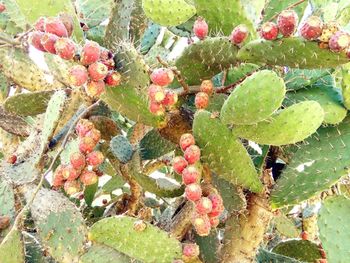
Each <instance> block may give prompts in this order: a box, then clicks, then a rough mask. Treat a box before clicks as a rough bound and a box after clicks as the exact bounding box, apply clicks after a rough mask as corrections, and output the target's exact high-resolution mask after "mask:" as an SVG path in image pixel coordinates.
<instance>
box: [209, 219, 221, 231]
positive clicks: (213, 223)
mask: <svg viewBox="0 0 350 263" xmlns="http://www.w3.org/2000/svg"><path fill="white" fill-rule="evenodd" d="M209 221H210V225H211V227H212V228H216V227H217V226H218V225H219V224H220V219H219V217H217V216H216V217H209Z"/></svg>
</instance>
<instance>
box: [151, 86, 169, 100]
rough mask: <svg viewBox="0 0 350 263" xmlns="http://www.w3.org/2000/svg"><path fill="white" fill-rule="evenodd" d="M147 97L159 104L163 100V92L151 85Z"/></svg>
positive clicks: (161, 89) (159, 87)
mask: <svg viewBox="0 0 350 263" xmlns="http://www.w3.org/2000/svg"><path fill="white" fill-rule="evenodd" d="M148 96H149V98H150V100H151V101H152V102H158V103H161V102H162V101H163V100H164V99H165V92H164V89H163V88H162V87H161V86H159V85H155V84H151V85H150V86H149V88H148Z"/></svg>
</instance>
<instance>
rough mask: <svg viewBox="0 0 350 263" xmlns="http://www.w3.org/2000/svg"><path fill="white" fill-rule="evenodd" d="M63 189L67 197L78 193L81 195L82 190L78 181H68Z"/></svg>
mask: <svg viewBox="0 0 350 263" xmlns="http://www.w3.org/2000/svg"><path fill="white" fill-rule="evenodd" d="M63 188H64V191H65V192H66V193H67V195H74V194H76V193H79V192H80V190H81V187H80V183H79V182H78V181H77V180H74V181H66V182H65V183H64V186H63Z"/></svg>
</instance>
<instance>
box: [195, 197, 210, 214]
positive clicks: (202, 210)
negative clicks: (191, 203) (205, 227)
mask: <svg viewBox="0 0 350 263" xmlns="http://www.w3.org/2000/svg"><path fill="white" fill-rule="evenodd" d="M212 209H213V204H212V203H211V200H210V199H209V198H208V197H201V199H199V200H198V201H197V202H196V211H197V213H198V214H200V215H206V214H209V213H210V212H211V211H212Z"/></svg>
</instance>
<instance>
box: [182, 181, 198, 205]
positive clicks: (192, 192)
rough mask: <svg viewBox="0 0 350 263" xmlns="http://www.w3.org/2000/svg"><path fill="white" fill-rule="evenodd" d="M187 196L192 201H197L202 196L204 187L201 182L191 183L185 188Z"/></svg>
mask: <svg viewBox="0 0 350 263" xmlns="http://www.w3.org/2000/svg"><path fill="white" fill-rule="evenodd" d="M185 195H186V198H187V199H188V200H190V201H193V202H195V201H197V200H199V199H200V198H201V196H202V188H201V186H200V185H199V184H189V185H187V186H186V188H185Z"/></svg>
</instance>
